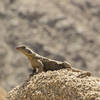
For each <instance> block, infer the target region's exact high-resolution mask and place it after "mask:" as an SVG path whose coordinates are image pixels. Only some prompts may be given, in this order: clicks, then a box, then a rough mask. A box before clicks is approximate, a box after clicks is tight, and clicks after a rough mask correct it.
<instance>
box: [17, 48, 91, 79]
mask: <svg viewBox="0 0 100 100" xmlns="http://www.w3.org/2000/svg"><path fill="white" fill-rule="evenodd" d="M16 49H17V50H18V51H20V52H22V53H23V54H24V55H25V56H26V57H27V58H28V59H29V61H30V63H31V65H32V68H33V72H35V73H40V72H42V71H44V72H46V71H48V70H51V71H54V70H60V69H65V68H66V69H67V70H71V71H73V72H82V70H78V69H75V68H72V67H71V65H70V64H69V63H68V62H60V61H56V60H51V59H48V58H46V57H43V56H40V55H39V54H37V53H35V52H34V51H33V50H31V49H30V48H28V47H27V46H18V47H16ZM90 75H91V73H90V72H85V73H81V74H80V75H78V77H81V76H82V77H86V76H90Z"/></svg>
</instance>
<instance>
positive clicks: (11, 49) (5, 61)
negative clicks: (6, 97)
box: [0, 0, 100, 91]
mask: <svg viewBox="0 0 100 100" xmlns="http://www.w3.org/2000/svg"><path fill="white" fill-rule="evenodd" d="M20 44H24V45H27V46H28V47H31V49H33V50H34V51H35V52H37V53H39V54H40V55H42V56H46V57H48V58H51V59H55V60H60V61H64V60H66V61H68V62H69V63H71V64H72V66H73V67H76V68H80V69H82V70H88V71H91V72H92V74H93V75H94V76H98V77H100V0H0V86H1V87H3V88H4V89H6V90H7V91H9V90H11V89H12V88H14V87H15V86H16V85H18V84H21V83H22V82H24V81H25V80H26V78H28V75H29V74H30V73H31V72H30V69H31V65H30V63H29V62H28V60H27V58H26V57H25V56H24V55H22V54H21V53H20V52H18V51H17V50H16V49H15V48H16V46H18V45H20Z"/></svg>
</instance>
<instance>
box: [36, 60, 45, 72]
mask: <svg viewBox="0 0 100 100" xmlns="http://www.w3.org/2000/svg"><path fill="white" fill-rule="evenodd" d="M43 67H44V65H43V63H42V61H41V60H37V66H36V67H35V69H36V73H40V72H42V71H43Z"/></svg>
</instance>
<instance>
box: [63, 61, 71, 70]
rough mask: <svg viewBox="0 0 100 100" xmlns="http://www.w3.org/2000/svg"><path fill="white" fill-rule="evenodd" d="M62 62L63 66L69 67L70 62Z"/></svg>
mask: <svg viewBox="0 0 100 100" xmlns="http://www.w3.org/2000/svg"><path fill="white" fill-rule="evenodd" d="M62 64H63V66H64V67H65V68H69V69H71V64H70V63H68V62H67V61H64V62H63V63H62Z"/></svg>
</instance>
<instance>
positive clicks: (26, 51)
mask: <svg viewBox="0 0 100 100" xmlns="http://www.w3.org/2000/svg"><path fill="white" fill-rule="evenodd" d="M16 49H17V50H18V51H20V52H22V53H23V54H24V55H26V56H27V57H30V56H33V55H34V52H33V51H32V50H31V49H30V48H28V47H27V46H18V47H16Z"/></svg>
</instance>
